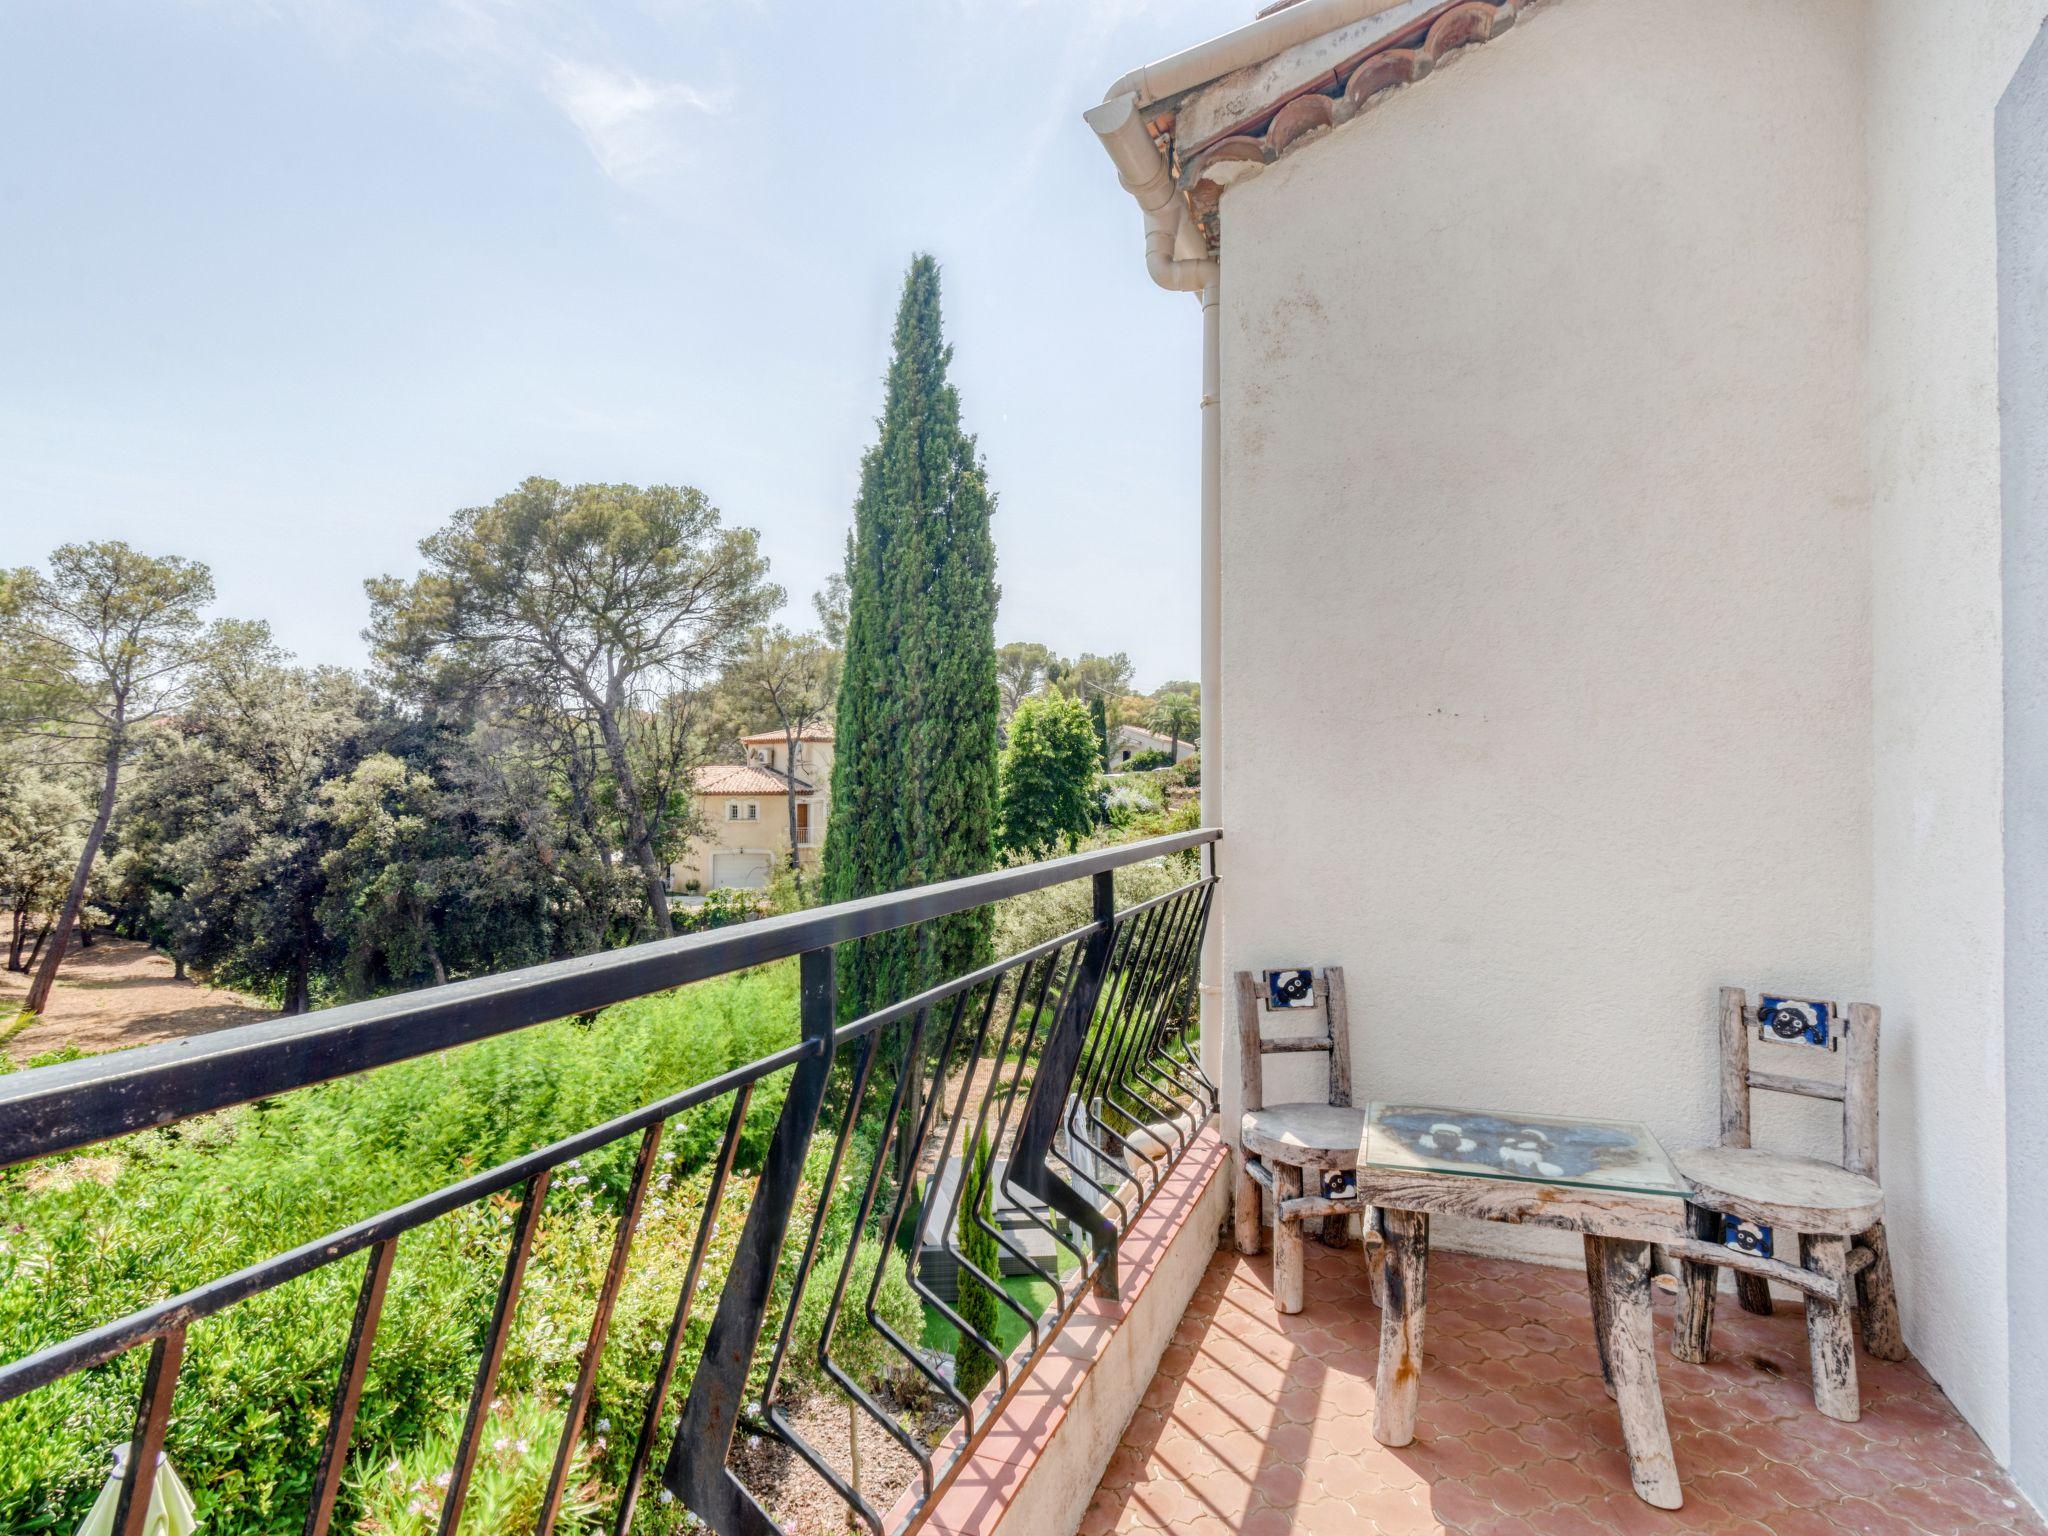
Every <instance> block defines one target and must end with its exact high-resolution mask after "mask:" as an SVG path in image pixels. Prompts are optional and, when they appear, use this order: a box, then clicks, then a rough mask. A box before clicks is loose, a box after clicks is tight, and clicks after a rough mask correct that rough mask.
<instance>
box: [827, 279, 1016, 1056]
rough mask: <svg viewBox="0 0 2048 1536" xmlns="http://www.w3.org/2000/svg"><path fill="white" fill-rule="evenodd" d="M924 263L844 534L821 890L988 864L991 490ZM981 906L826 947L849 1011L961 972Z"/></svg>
mask: <svg viewBox="0 0 2048 1536" xmlns="http://www.w3.org/2000/svg"><path fill="white" fill-rule="evenodd" d="M951 360H952V350H951V349H950V348H949V347H947V345H946V344H945V340H944V337H943V335H942V333H941V330H940V320H939V269H938V264H937V263H936V262H934V261H933V260H932V258H931V257H929V256H918V257H916V258H915V259H914V260H912V262H911V264H910V271H909V273H908V275H907V276H906V277H905V279H904V283H903V301H902V304H901V305H900V306H899V308H898V309H897V312H896V335H895V350H894V355H893V357H892V358H891V360H890V363H889V373H888V379H887V388H886V391H885V395H884V404H883V408H882V418H881V422H880V436H879V437H878V439H877V441H876V443H875V445H874V446H873V447H872V448H870V449H869V450H868V452H867V453H866V455H865V456H864V457H863V458H862V460H861V478H860V493H859V497H858V499H857V500H856V501H855V503H854V519H853V534H852V537H851V538H850V539H849V540H848V542H847V551H846V583H847V591H848V601H847V629H846V658H845V665H844V670H843V672H842V674H841V679H840V686H839V710H838V716H837V724H836V727H835V729H836V734H837V736H838V750H837V754H836V757H835V759H834V766H833V772H832V817H831V821H830V824H829V827H828V830H827V833H826V839H825V857H824V870H823V875H824V887H825V895H826V899H827V900H830V901H847V900H852V899H854V898H856V897H860V896H869V895H874V894H876V893H878V892H882V891H894V890H901V889H903V888H904V887H906V886H913V885H920V884H923V883H925V882H928V881H934V880H950V879H953V878H955V877H957V876H961V875H971V874H979V873H981V872H983V871H985V870H987V869H989V868H991V867H992V866H993V864H994V862H995V818H996V740H997V721H998V718H999V714H1000V692H999V690H998V688H997V684H996V649H995V611H996V584H995V544H994V541H993V539H992V538H991V536H990V533H989V514H990V511H991V510H992V508H993V505H994V498H993V497H992V496H991V495H990V493H989V490H988V486H987V481H986V476H985V474H984V471H983V468H982V464H981V460H980V458H979V456H978V454H977V453H976V451H975V445H974V439H973V438H972V437H970V436H969V435H967V434H966V433H965V432H963V431H961V429H960V400H959V396H958V394H957V393H956V392H955V390H954V388H953V386H952V385H951V384H950V383H948V382H947V378H946V370H947V367H948V365H949V363H950V362H951ZM990 923H991V915H990V914H989V913H988V912H986V911H980V912H969V913H962V914H960V915H958V916H955V917H950V918H943V919H940V920H938V921H935V922H930V923H925V924H921V925H920V926H919V927H917V928H915V929H910V930H899V931H897V932H895V933H891V934H883V935H880V936H879V937H877V938H874V939H870V940H867V941H864V942H862V943H859V944H846V945H841V946H840V951H839V997H840V1004H841V1007H842V1009H843V1010H844V1011H845V1013H846V1014H847V1015H848V1016H855V1015H858V1014H861V1013H865V1012H868V1011H870V1010H872V1009H874V1008H877V1007H880V1006H883V1005H885V1004H887V1003H890V1002H893V1001H895V1000H897V999H898V998H901V997H905V996H908V995H909V994H910V993H912V992H915V991H918V990H920V989H922V988H924V987H928V986H932V985H935V984H936V983H938V982H940V981H942V980H944V979H946V978H947V977H950V976H955V975H958V974H960V973H961V972H962V971H966V970H971V969H973V968H974V967H975V966H977V965H980V964H982V963H984V962H985V961H986V960H987V958H988V956H989V946H990Z"/></svg>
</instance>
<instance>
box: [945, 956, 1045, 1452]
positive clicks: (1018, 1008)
mask: <svg viewBox="0 0 2048 1536" xmlns="http://www.w3.org/2000/svg"><path fill="white" fill-rule="evenodd" d="M1057 961H1058V955H1057V953H1055V954H1053V955H1049V956H1047V957H1046V965H1045V979H1044V980H1043V981H1042V982H1040V983H1039V989H1038V996H1039V1002H1038V1005H1037V1006H1038V1007H1040V1008H1043V1006H1044V1002H1045V994H1046V991H1047V990H1048V989H1049V988H1050V987H1051V985H1052V977H1053V971H1054V968H1055V966H1056V964H1057ZM1030 980H1031V968H1030V967H1029V966H1026V967H1025V968H1024V971H1023V973H1022V974H1021V975H1020V976H1019V977H1018V982H1017V988H1016V990H1015V992H1013V993H1012V994H1011V998H1010V1016H1009V1017H1008V1018H1007V1019H1006V1020H1004V1022H1003V1038H1002V1044H1001V1045H999V1046H997V1047H996V1053H995V1056H994V1058H993V1061H994V1063H995V1064H994V1066H993V1067H992V1068H991V1069H990V1071H989V1089H990V1092H989V1093H984V1094H983V1095H982V1096H981V1107H980V1109H979V1110H978V1111H977V1112H976V1114H975V1117H974V1134H973V1135H972V1136H971V1137H969V1138H968V1140H967V1142H966V1144H965V1149H964V1150H963V1151H962V1153H961V1166H960V1177H959V1178H957V1179H955V1180H954V1181H953V1193H952V1197H951V1198H950V1199H949V1200H948V1201H947V1202H946V1219H945V1220H944V1221H943V1222H941V1223H940V1225H939V1242H940V1243H941V1245H942V1246H944V1247H945V1248H946V1249H948V1250H949V1251H950V1252H951V1253H952V1255H953V1258H954V1261H955V1262H956V1263H958V1265H959V1266H960V1267H961V1268H962V1269H964V1270H967V1271H969V1272H970V1273H972V1274H973V1275H974V1277H975V1278H976V1279H978V1280H979V1281H981V1283H982V1284H983V1285H984V1286H985V1287H987V1288H988V1289H989V1290H990V1291H991V1292H993V1293H994V1295H995V1296H996V1298H997V1299H998V1300H999V1301H1002V1302H1005V1303H1007V1304H1008V1305H1009V1307H1010V1308H1011V1310H1012V1311H1014V1312H1016V1313H1018V1314H1019V1315H1020V1316H1024V1317H1026V1318H1027V1320H1028V1318H1029V1314H1027V1313H1025V1312H1024V1309H1023V1308H1022V1307H1021V1306H1019V1305H1018V1304H1017V1299H1016V1298H1015V1297H1014V1296H1012V1295H1011V1294H1010V1293H1009V1292H1008V1291H1006V1290H1004V1289H1003V1283H1002V1279H1001V1277H1000V1276H994V1277H992V1276H990V1275H988V1274H985V1273H984V1272H983V1271H982V1269H981V1266H979V1265H978V1264H976V1263H974V1262H973V1261H972V1260H971V1259H969V1258H968V1257H967V1255H966V1253H965V1252H964V1251H963V1250H962V1248H961V1246H960V1243H959V1230H960V1227H959V1223H960V1209H961V1206H962V1204H963V1202H964V1200H965V1196H966V1194H967V1181H968V1178H969V1176H970V1175H971V1174H972V1173H973V1171H974V1148H975V1147H976V1146H977V1145H978V1144H979V1143H980V1141H981V1136H982V1133H983V1131H985V1130H986V1129H987V1128H988V1108H989V1099H990V1097H991V1096H992V1095H993V1092H994V1090H995V1085H996V1082H997V1079H998V1077H999V1075H1000V1074H1001V1072H1002V1069H1003V1058H1004V1057H1005V1056H1006V1055H1008V1054H1009V1050H1010V1041H1011V1039H1012V1037H1013V1036H1014V1035H1015V1034H1016V1031H1017V1019H1018V1017H1019V1016H1020V1015H1021V1013H1022V1012H1023V1008H1024V996H1025V993H1026V992H1027V991H1028V990H1029V989H1030ZM986 1039H987V1036H986V1032H985V1031H984V1033H983V1034H982V1035H981V1036H980V1037H979V1038H977V1039H976V1041H975V1047H974V1055H973V1058H972V1059H971V1060H970V1061H969V1062H968V1066H967V1070H966V1072H964V1073H963V1074H962V1075H961V1078H960V1099H959V1104H958V1108H957V1110H956V1113H955V1114H954V1116H953V1122H952V1124H950V1125H948V1126H947V1128H946V1148H945V1151H944V1153H943V1154H942V1155H941V1157H940V1161H939V1169H940V1171H941V1173H942V1174H943V1172H944V1169H945V1166H946V1164H947V1163H948V1162H950V1161H952V1155H953V1143H954V1139H955V1136H956V1134H957V1132H958V1131H959V1129H960V1125H961V1123H962V1122H963V1121H964V1120H965V1119H966V1110H967V1095H968V1094H969V1093H970V1092H972V1091H973V1088H974V1071H975V1068H976V1067H978V1066H980V1064H981V1047H982V1046H983V1045H984V1044H985V1043H986ZM989 1154H990V1160H991V1161H993V1160H994V1154H995V1149H994V1148H993V1147H991V1148H990V1149H989ZM948 1232H951V1233H953V1237H952V1238H951V1239H948V1238H947V1237H946V1235H945V1234H946V1233H948ZM997 1267H998V1268H1001V1266H1000V1265H998V1266H997ZM947 1310H948V1311H949V1312H950V1311H951V1310H952V1309H950V1308H949V1309H947ZM956 1315H957V1314H956ZM954 1326H955V1327H956V1328H957V1329H958V1330H959V1331H960V1332H961V1333H962V1334H964V1335H966V1336H967V1337H970V1338H972V1339H973V1340H974V1342H975V1344H976V1346H977V1347H979V1348H981V1349H982V1350H983V1351H985V1352H986V1353H987V1355H988V1357H989V1358H990V1359H991V1360H993V1361H995V1364H996V1373H997V1375H998V1376H999V1377H1000V1378H1001V1380H1002V1386H1003V1387H1004V1388H1007V1387H1008V1386H1009V1383H1010V1362H1009V1359H1008V1357H1007V1356H1005V1355H1004V1353H1003V1350H1002V1345H1001V1344H1000V1343H999V1342H998V1341H997V1340H995V1339H991V1338H987V1337H985V1336H984V1335H983V1334H982V1333H981V1331H980V1330H979V1329H977V1328H975V1327H973V1326H972V1325H971V1324H969V1323H968V1322H967V1321H966V1319H965V1318H962V1319H961V1320H960V1321H959V1322H957V1323H955V1324H954ZM968 1430H969V1433H972V1432H973V1425H972V1423H971V1422H970V1424H969V1426H968Z"/></svg>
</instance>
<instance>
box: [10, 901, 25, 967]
mask: <svg viewBox="0 0 2048 1536" xmlns="http://www.w3.org/2000/svg"><path fill="white" fill-rule="evenodd" d="M27 942H28V906H27V904H26V903H24V904H22V905H20V906H17V907H16V908H15V909H14V931H13V933H12V934H11V935H9V937H8V940H7V969H9V970H10V971H25V970H27V969H28V967H27V966H25V965H23V964H22V963H21V947H22V945H24V944H26V943H27Z"/></svg>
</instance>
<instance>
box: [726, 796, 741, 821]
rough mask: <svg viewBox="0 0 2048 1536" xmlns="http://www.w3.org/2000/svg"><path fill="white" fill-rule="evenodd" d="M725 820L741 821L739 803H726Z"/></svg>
mask: <svg viewBox="0 0 2048 1536" xmlns="http://www.w3.org/2000/svg"><path fill="white" fill-rule="evenodd" d="M725 819H726V820H727V821H738V820H739V819H740V803H739V801H737V800H728V801H726V802H725Z"/></svg>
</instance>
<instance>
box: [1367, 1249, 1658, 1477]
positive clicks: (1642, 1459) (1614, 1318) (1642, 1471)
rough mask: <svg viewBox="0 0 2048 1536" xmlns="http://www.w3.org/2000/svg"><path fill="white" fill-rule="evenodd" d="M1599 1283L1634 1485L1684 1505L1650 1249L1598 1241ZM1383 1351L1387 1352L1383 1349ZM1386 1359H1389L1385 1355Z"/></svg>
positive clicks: (1596, 1310)
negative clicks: (1660, 1386) (1660, 1376)
mask: <svg viewBox="0 0 2048 1536" xmlns="http://www.w3.org/2000/svg"><path fill="white" fill-rule="evenodd" d="M1589 1243H1591V1244H1597V1245H1598V1246H1597V1253H1598V1268H1599V1272H1600V1282H1599V1285H1598V1286H1597V1287H1596V1290H1597V1291H1598V1292H1599V1297H1598V1299H1596V1300H1595V1302H1594V1304H1593V1315H1594V1317H1595V1318H1596V1319H1600V1320H1601V1322H1602V1326H1603V1331H1604V1332H1605V1334H1606V1337H1607V1362H1608V1368H1609V1369H1610V1370H1611V1371H1612V1372H1613V1375H1614V1400H1615V1406H1616V1407H1617V1408H1619V1409H1620V1411H1621V1437H1622V1440H1623V1442H1624V1443H1625V1444H1626V1445H1627V1447H1628V1470H1629V1480H1630V1481H1631V1482H1633V1483H1634V1484H1635V1490H1636V1496H1637V1497H1638V1498H1640V1499H1642V1500H1643V1501H1644V1502H1645V1503H1647V1504H1654V1505H1656V1506H1657V1507H1658V1508H1659V1509H1677V1508H1678V1507H1679V1505H1680V1504H1682V1503H1683V1502H1684V1495H1683V1494H1682V1493H1681V1492H1680V1491H1679V1486H1678V1463H1677V1461H1676V1460H1675V1459H1674V1458H1673V1456H1672V1454H1671V1431H1670V1429H1669V1428H1668V1427H1667V1426H1666V1424H1665V1422H1664V1399H1663V1397H1662V1396H1661V1395H1660V1394H1659V1392H1658V1390H1657V1352H1656V1344H1655V1341H1654V1340H1653V1338H1652V1336H1651V1326H1650V1323H1651V1317H1650V1245H1649V1244H1648V1243H1639V1242H1631V1241H1629V1240H1627V1239H1624V1238H1613V1237H1606V1238H1594V1239H1589ZM1381 1348H1382V1351H1384V1349H1385V1346H1384V1345H1382V1346H1381ZM1382 1358H1383V1359H1384V1354H1382Z"/></svg>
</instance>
